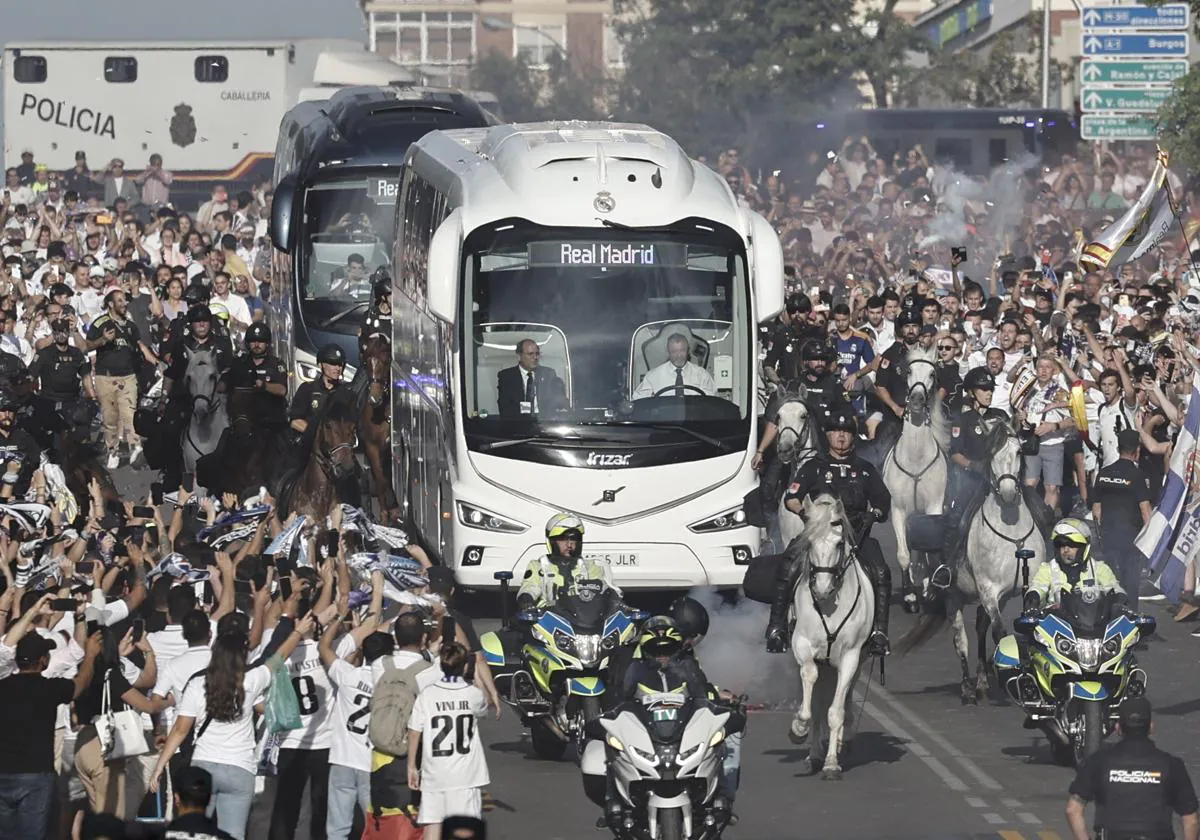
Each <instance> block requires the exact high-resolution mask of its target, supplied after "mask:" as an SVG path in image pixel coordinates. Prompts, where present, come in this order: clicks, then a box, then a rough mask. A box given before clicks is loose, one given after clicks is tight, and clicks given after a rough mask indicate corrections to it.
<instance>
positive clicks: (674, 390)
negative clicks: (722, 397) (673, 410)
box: [633, 333, 717, 400]
mask: <svg viewBox="0 0 1200 840" xmlns="http://www.w3.org/2000/svg"><path fill="white" fill-rule="evenodd" d="M689 349H690V348H689V345H688V340H687V337H686V336H685V335H683V334H682V333H672V334H671V337H670V338H668V339H667V357H668V358H667V361H665V362H663V363H662V364H661V365H659V366H658V367H656V368H654V369H653V370H651V371H650V372H649V373H647V374H646V375H645V376H644V377H643V378H642V381H641V384H639V385H638V386H637V388H635V389H634V391H633V399H635V400H642V399H645V398H646V397H652V396H654V395H655V394H657V393H658V392H659V391H663V396H676V397H682V396H684V395H685V394H686V395H690V396H693V397H694V396H697V395H699V394H701V393H703V394H707V395H708V396H712V395H713V394H715V393H716V390H717V385H716V383H715V382H713V378H712V376H711V375H710V374H709V372H708V371H707V370H705V369H704V368H702V367H700V366H699V365H697V364H694V363H692V362H691V361H689V360H688V355H689ZM672 386H673V387H672ZM689 386H690V387H689ZM663 389H670V390H666V391H664V390H663Z"/></svg>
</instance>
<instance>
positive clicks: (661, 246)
mask: <svg viewBox="0 0 1200 840" xmlns="http://www.w3.org/2000/svg"><path fill="white" fill-rule="evenodd" d="M723 230H724V229H723ZM705 231H706V232H707V235H705V234H704V232H702V231H701V230H700V229H698V228H697V226H695V225H693V226H691V227H690V228H689V227H686V226H681V227H680V228H679V230H678V231H676V230H675V229H674V228H672V229H671V230H670V231H667V232H663V231H653V232H651V231H638V230H636V229H629V228H600V229H592V228H586V229H577V228H576V229H552V228H544V227H539V226H535V225H531V224H528V223H524V222H522V223H519V224H507V225H503V226H495V227H491V228H490V229H481V230H480V231H477V232H476V233H475V234H473V235H472V236H470V237H468V239H467V243H466V245H467V247H466V249H465V254H466V255H467V256H466V276H465V286H464V293H463V296H462V303H463V309H464V311H463V317H462V319H461V323H462V325H463V326H462V329H463V332H462V346H463V352H462V364H463V370H462V375H463V383H464V388H463V391H464V399H463V411H464V415H465V416H464V427H465V431H466V433H467V442H468V446H469V447H470V448H471V449H474V450H477V451H484V452H492V453H494V454H498V455H505V456H508V457H516V458H521V457H525V454H529V455H530V457H536V456H533V455H532V450H531V449H530V448H531V447H532V448H537V447H550V448H553V449H561V448H563V447H564V446H565V447H570V446H572V445H577V446H579V447H584V448H589V447H591V448H594V446H595V445H596V444H597V443H600V444H603V443H611V444H616V445H619V446H620V447H622V448H630V447H633V448H640V447H657V446H665V447H667V448H671V447H678V446H682V445H687V446H691V447H693V448H696V447H698V449H699V450H700V451H698V452H697V455H696V457H709V456H712V455H717V454H722V453H724V452H728V451H733V450H734V449H742V448H744V447H745V445H746V435H747V434H748V432H749V409H750V405H751V386H752V379H753V366H752V355H751V333H752V330H751V323H750V322H751V315H750V301H749V284H748V280H747V271H746V262H745V252H744V249H743V247H742V245H741V242H740V238H739V237H737V236H736V234H734V233H733V232H732V231H728V230H725V235H718V234H716V233H715V232H714V230H713V226H712V225H709V226H708V227H707V228H706V229H705ZM523 453H525V454H523ZM676 455H678V456H679V457H680V458H686V457H688V456H687V454H681V453H676Z"/></svg>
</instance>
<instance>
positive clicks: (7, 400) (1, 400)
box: [0, 390, 17, 411]
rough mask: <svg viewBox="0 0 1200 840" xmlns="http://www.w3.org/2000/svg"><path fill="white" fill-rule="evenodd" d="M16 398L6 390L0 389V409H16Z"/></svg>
mask: <svg viewBox="0 0 1200 840" xmlns="http://www.w3.org/2000/svg"><path fill="white" fill-rule="evenodd" d="M16 410H17V400H16V397H14V396H13V395H12V394H10V393H9V392H8V391H7V390H4V391H0V411H16Z"/></svg>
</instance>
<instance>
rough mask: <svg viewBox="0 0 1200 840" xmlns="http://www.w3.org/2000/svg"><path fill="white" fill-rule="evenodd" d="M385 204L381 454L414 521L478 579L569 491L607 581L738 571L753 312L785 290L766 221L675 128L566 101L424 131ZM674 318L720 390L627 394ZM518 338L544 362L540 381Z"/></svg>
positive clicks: (658, 354)
mask: <svg viewBox="0 0 1200 840" xmlns="http://www.w3.org/2000/svg"><path fill="white" fill-rule="evenodd" d="M396 218H397V225H398V230H397V237H396V243H395V255H394V266H395V271H394V274H395V280H394V284H395V286H394V291H395V294H394V296H393V308H392V311H393V313H394V314H393V331H394V345H393V358H394V363H393V365H394V367H393V372H394V376H393V383H394V386H395V387H394V388H393V411H394V421H393V432H394V439H393V445H394V455H395V465H396V469H395V471H394V475H395V481H396V488H397V497H398V498H399V499H400V500H401V501H402V502H404V503H406V504H407V506H408V513H409V515H410V518H411V525H412V526H413V527H415V528H416V529H417V530H418V531H419V534H420V537H419V538H420V539H421V540H422V542H424V543H425V544H426V545H427V546H428V547H430V548H432V549H433V550H435V551H438V552H439V553H440V554H441V556H442V559H443V562H445V563H446V564H447V565H449V566H450V567H452V568H454V569H456V571H457V575H458V579H459V581H460V582H461V583H462V584H463V585H465V586H468V587H473V588H492V587H495V586H497V583H496V581H495V579H494V574H495V572H497V571H515V572H516V573H517V574H519V573H520V571H521V569H522V568H523V567H524V564H525V563H526V562H527V561H528V560H530V559H531V558H534V557H536V556H538V555H541V554H544V553H545V551H546V545H545V537H544V530H543V529H544V526H545V523H546V520H547V519H548V518H549V517H550V516H551V515H552V514H553V513H555V512H556V511H560V510H565V511H569V512H572V513H574V514H576V515H578V516H579V517H580V518H581V519H583V520H584V522H585V525H586V535H585V540H584V552H585V554H591V555H598V556H603V557H604V558H606V559H607V560H608V561H609V562H610V563H611V564H612V566H613V568H614V572H615V575H616V580H617V582H618V584H619V585H621V586H626V587H633V588H647V589H664V588H683V587H690V586H693V585H704V584H707V585H712V586H722V587H731V586H737V585H740V583H741V580H742V577H743V575H744V573H745V568H744V564H745V563H747V562H748V561H749V559H750V558H751V557H752V556H754V554H755V553H756V552H757V550H758V529H757V528H754V527H751V526H749V525H748V524H747V523H746V521H745V515H744V513H743V512H742V499H743V497H744V496H745V495H746V494H747V493H748V492H749V491H750V490H751V489H753V488H754V486H755V485H756V478H755V474H754V472H753V471H752V470H751V468H750V458H751V456H752V455H753V453H754V448H755V445H756V442H757V435H756V430H755V424H756V416H755V415H756V407H755V385H756V382H755V377H756V371H757V364H756V360H757V355H756V343H755V325H756V324H757V323H758V322H759V321H760V320H762V319H764V318H769V317H771V316H773V315H774V314H776V313H777V312H778V311H779V310H780V309H781V308H782V306H783V255H782V251H781V248H780V244H779V239H778V237H777V236H776V234H775V232H774V230H772V228H771V226H770V225H769V224H768V223H767V221H766V220H765V219H763V218H762V217H761V216H759V215H758V214H756V213H753V212H750V211H748V210H745V209H743V208H741V207H740V206H739V205H738V203H737V201H736V200H735V198H734V196H733V194H732V193H731V192H730V190H729V188H728V186H727V185H726V184H725V181H724V180H723V179H722V178H721V177H720V176H719V175H717V173H715V172H713V171H712V170H710V169H708V168H706V167H705V166H703V165H702V164H699V163H696V162H694V161H692V160H690V159H689V158H688V157H687V155H686V154H684V152H683V150H682V149H680V147H679V146H678V145H677V144H676V143H675V142H674V141H673V140H671V139H670V138H669V137H667V136H665V135H663V134H661V133H659V132H657V131H655V130H653V129H651V128H649V127H647V126H644V125H623V124H613V123H580V122H570V123H545V124H532V125H503V126H493V127H490V128H477V129H461V130H453V131H434V132H431V133H429V134H427V135H426V136H425V137H423V138H422V139H420V140H418V141H417V142H416V143H414V144H413V145H412V146H411V147H410V149H409V152H408V155H407V157H406V160H405V169H404V176H403V180H402V183H401V188H400V195H399V198H398V201H397V210H396ZM675 335H682V336H684V337H685V338H686V339H687V342H688V351H689V358H690V361H691V362H692V363H694V364H696V365H698V366H700V367H702V368H704V369H705V370H706V371H707V372H708V374H709V376H710V377H711V380H710V381H711V385H712V388H711V389H710V390H711V393H706V392H705V390H704V389H703V388H700V387H688V388H686V389H685V390H684V391H683V393H682V395H679V394H678V393H677V390H676V388H675V387H674V386H673V385H672V386H671V387H668V388H663V389H661V391H660V392H659V393H657V394H655V395H651V396H649V397H644V398H641V399H635V398H634V396H635V394H634V392H635V390H636V389H637V388H638V386H639V384H640V383H641V381H642V377H643V376H644V375H645V374H646V373H647V372H648V371H650V370H653V369H654V368H656V367H658V366H660V365H664V364H669V360H668V343H669V340H670V339H671V338H672V336H675ZM526 339H531V340H532V341H533V342H535V343H536V345H537V348H538V349H539V350H540V366H541V367H543V368H551V369H552V370H553V372H554V375H555V376H556V377H557V382H554V381H553V380H551V379H549V378H547V379H539V380H537V381H538V385H537V386H536V387H537V388H538V389H541V390H540V391H539V392H538V393H537V394H534V395H532V396H533V401H532V404H531V401H530V400H528V399H527V398H526V397H527V395H526V394H525V393H523V392H519V391H520V386H519V385H516V383H518V382H519V379H520V377H519V375H518V374H517V372H516V371H515V370H512V368H514V366H515V365H517V361H518V356H517V348H518V347H519V345H520V344H521V343H522V342H524V341H525V340H526ZM675 344H676V346H680V343H679V342H678V341H676V342H675ZM543 375H545V374H543ZM661 376H662V372H660V374H659V377H656V379H658V378H660V377H661ZM689 376H690V377H691V378H693V379H695V376H694V372H693V373H691V374H689ZM668 378H669V381H670V382H671V383H674V381H675V376H674V374H673V373H670V374H669V377H668ZM700 381H702V382H703V381H706V380H704V377H703V376H701V377H700ZM514 385H516V390H514ZM556 390H557V399H556V396H555V394H556ZM506 392H507V393H506ZM638 396H640V395H638Z"/></svg>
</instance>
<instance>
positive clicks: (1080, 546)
mask: <svg viewBox="0 0 1200 840" xmlns="http://www.w3.org/2000/svg"><path fill="white" fill-rule="evenodd" d="M1050 539H1051V541H1052V542H1053V544H1054V555H1055V556H1054V557H1052V558H1050V559H1049V560H1047V561H1046V562H1045V563H1043V564H1042V566H1041V568H1039V569H1038V570H1037V573H1036V574H1035V575H1034V576H1033V580H1031V581H1030V582H1029V588H1028V589H1026V590H1025V596H1024V598H1023V599H1022V609H1023V611H1024V613H1025V614H1026V615H1028V614H1030V613H1035V612H1037V611H1039V610H1043V609H1053V608H1054V607H1056V606H1058V604H1059V603H1060V602H1061V600H1062V593H1063V592H1078V593H1079V594H1080V595H1081V596H1082V598H1083V599H1084V600H1085V601H1089V603H1090V602H1091V601H1095V600H1098V599H1099V598H1100V597H1101V596H1104V595H1109V594H1112V595H1113V602H1114V604H1115V605H1116V606H1117V607H1119V608H1120V609H1122V610H1123V611H1125V612H1126V613H1129V607H1128V605H1129V599H1128V596H1127V595H1126V593H1125V590H1124V589H1122V588H1121V584H1120V583H1119V582H1118V581H1117V576H1116V575H1115V574H1113V570H1112V569H1111V568H1110V567H1109V565H1108V564H1107V563H1105V562H1104V561H1103V560H1101V559H1099V558H1098V557H1096V556H1095V555H1094V554H1093V553H1092V532H1091V529H1090V528H1089V527H1088V525H1087V523H1085V522H1084V521H1083V520H1081V519H1076V518H1075V517H1073V516H1068V517H1066V518H1064V519H1060V520H1059V521H1058V524H1056V525H1055V526H1054V529H1053V530H1052V531H1051V532H1050ZM1016 639H1017V651H1018V653H1019V655H1020V662H1021V671H1022V672H1023V673H1028V672H1029V645H1030V641H1031V640H1030V639H1029V637H1028V636H1027V635H1026V634H1025V633H1017V634H1016Z"/></svg>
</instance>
